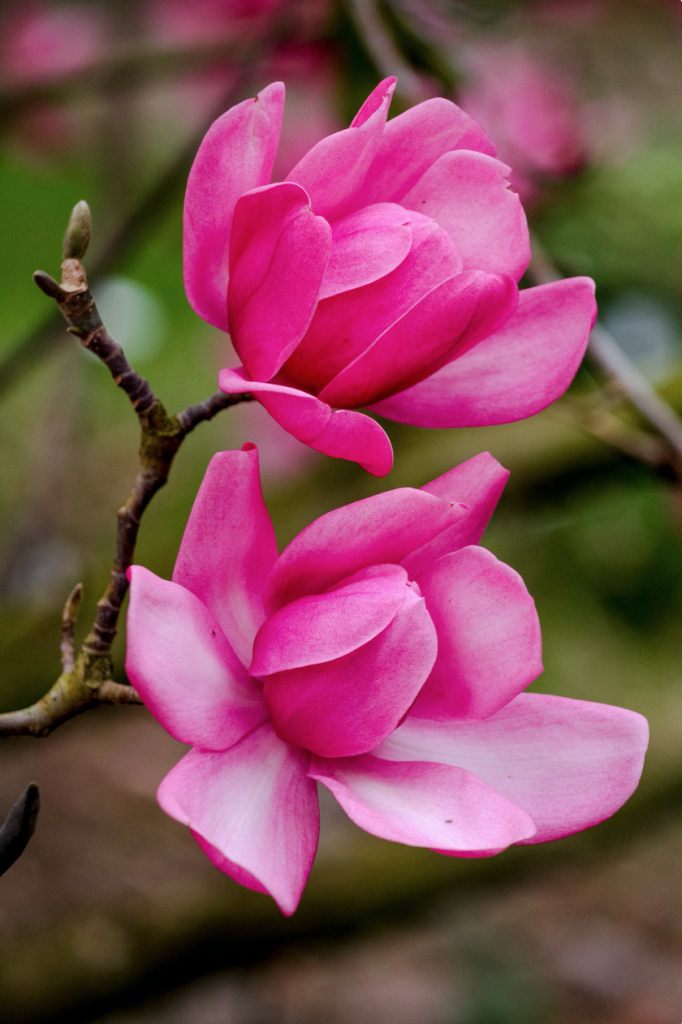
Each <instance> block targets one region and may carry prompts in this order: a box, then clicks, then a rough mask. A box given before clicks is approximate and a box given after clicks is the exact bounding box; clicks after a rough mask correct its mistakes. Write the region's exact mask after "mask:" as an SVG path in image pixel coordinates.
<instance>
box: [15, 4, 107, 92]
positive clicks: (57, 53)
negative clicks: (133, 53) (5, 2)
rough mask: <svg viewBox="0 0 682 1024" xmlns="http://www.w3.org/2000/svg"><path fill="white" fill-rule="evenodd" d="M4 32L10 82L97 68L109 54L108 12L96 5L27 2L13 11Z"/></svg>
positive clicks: (45, 78)
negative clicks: (106, 22) (107, 44)
mask: <svg viewBox="0 0 682 1024" xmlns="http://www.w3.org/2000/svg"><path fill="white" fill-rule="evenodd" d="M1 34H2V43H1V44H0V57H1V59H0V77H1V78H2V80H3V81H5V82H12V83H20V82H22V83H26V82H39V81H46V80H51V79H59V78H63V77H65V76H67V75H70V74H73V73H74V72H76V71H80V70H82V69H83V68H86V67H88V66H90V65H92V64H94V63H95V62H96V61H97V60H98V59H99V58H100V57H101V56H102V54H103V53H104V52H105V50H106V24H105V20H104V18H103V16H102V11H101V10H100V9H98V8H97V7H96V6H93V5H90V4H87V5H86V4H72V5H68V6H59V7H57V6H48V5H46V4H43V3H40V2H28V3H23V4H21V5H20V6H17V7H14V9H12V10H10V13H9V15H8V16H7V17H6V18H5V20H4V22H3V25H2V33H1Z"/></svg>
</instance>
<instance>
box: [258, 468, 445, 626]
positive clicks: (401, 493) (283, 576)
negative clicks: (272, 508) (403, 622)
mask: <svg viewBox="0 0 682 1024" xmlns="http://www.w3.org/2000/svg"><path fill="white" fill-rule="evenodd" d="M463 515H464V509H462V508H460V506H458V505H455V504H453V505H450V504H449V503H448V502H445V501H441V500H440V498H436V497H434V496H433V495H431V494H426V493H425V492H424V491H417V490H414V489H413V488H411V487H400V488H397V489H396V490H393V491H385V492H384V493H383V494H375V495H372V497H370V498H363V499H362V500H361V501H354V502H353V503H352V504H351V505H345V506H343V507H342V508H336V509H333V511H331V512H327V513H326V514H325V515H323V516H320V518H319V519H316V520H315V521H314V522H312V523H311V524H310V526H306V528H305V529H304V530H302V531H301V532H300V533H299V534H298V536H296V537H294V539H293V540H292V541H291V543H290V544H289V545H288V546H287V547H286V548H285V549H284V551H283V552H282V554H281V555H280V556H279V558H278V560H277V562H276V563H275V565H274V567H273V569H272V572H271V573H270V576H269V578H268V582H267V584H266V588H265V601H266V607H267V609H268V612H269V614H272V613H273V612H275V611H277V609H278V608H281V607H282V606H283V605H285V604H288V603H289V602H290V601H295V600H296V599H297V598H299V597H303V596H304V595H305V594H319V593H322V591H324V590H327V589H328V588H329V587H331V586H333V585H334V584H335V583H338V582H339V580H342V579H345V577H346V576H350V575H351V573H354V572H357V571H358V570H359V569H363V568H365V567H366V566H370V565H382V564H385V563H388V562H392V563H398V562H401V561H402V559H403V558H405V556H406V555H407V554H408V553H409V552H410V551H412V550H413V549H414V548H419V547H421V546H422V545H423V544H424V543H425V542H426V541H427V540H430V539H431V538H432V537H435V536H436V535H437V534H438V533H440V532H441V531H443V530H447V529H448V527H450V526H452V524H453V523H455V522H457V521H458V519H460V518H461V517H462V516H463Z"/></svg>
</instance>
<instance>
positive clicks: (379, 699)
mask: <svg viewBox="0 0 682 1024" xmlns="http://www.w3.org/2000/svg"><path fill="white" fill-rule="evenodd" d="M403 591H404V601H403V606H402V608H401V609H400V610H399V612H398V614H397V615H395V617H394V618H393V620H392V621H391V622H390V623H389V625H388V626H387V627H386V629H384V630H383V631H382V632H381V633H379V634H378V635H377V636H375V637H374V638H373V639H372V640H370V641H369V642H368V643H366V644H364V645H363V646H362V647H358V648H357V649H356V650H354V651H352V652H351V653H350V654H346V655H345V656H344V657H342V658H337V659H336V660H335V661H329V662H326V663H325V664H322V665H309V666H306V667H305V668H299V669H292V670H291V671H289V672H278V673H275V674H274V675H270V676H265V678H264V686H263V693H264V696H265V700H266V702H267V704H268V707H269V709H270V713H271V715H272V724H273V726H274V728H275V731H276V732H277V735H278V736H280V737H281V738H282V739H284V740H286V742H288V743H293V744H295V745H296V746H301V747H305V748H306V749H307V750H311V751H313V752H314V753H316V754H322V755H323V756H324V757H346V756H348V755H350V754H359V753H364V752H366V751H368V750H372V748H373V747H376V746H377V744H379V743H380V742H381V740H382V739H384V738H385V737H386V736H388V734H389V733H390V732H392V731H393V729H395V727H396V726H397V725H398V722H400V720H401V719H402V718H403V717H404V715H405V714H406V712H407V711H408V709H409V707H410V705H411V704H412V702H413V701H414V698H415V697H416V696H417V693H418V692H419V688H420V687H421V686H422V684H423V683H424V680H425V679H426V678H427V676H428V674H429V672H430V671H431V668H432V666H433V663H434V661H435V660H436V653H437V649H438V642H437V639H436V631H435V629H434V627H433V623H432V621H431V618H430V616H429V614H428V612H427V610H426V606H425V604H424V600H423V598H421V597H419V596H418V595H417V594H416V593H414V591H413V590H412V589H411V588H410V587H408V586H407V585H405V584H404V585H403Z"/></svg>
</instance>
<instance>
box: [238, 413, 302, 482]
mask: <svg viewBox="0 0 682 1024" xmlns="http://www.w3.org/2000/svg"><path fill="white" fill-rule="evenodd" d="M234 412H235V414H236V416H233V417H231V420H232V422H231V425H230V435H229V436H230V443H232V444H234V443H235V441H234V436H235V433H236V435H237V437H238V438H239V439H240V440H241V439H242V438H245V437H250V438H251V439H252V441H253V443H254V444H255V445H256V446H257V448H258V451H259V455H260V470H261V476H262V478H263V481H264V482H265V483H266V484H275V485H283V486H287V485H291V484H292V483H295V482H296V481H298V480H300V479H301V478H302V477H304V476H306V474H308V473H311V472H312V471H313V469H315V468H317V466H318V465H319V460H320V459H321V458H322V456H321V455H319V454H318V452H316V451H314V449H312V448H310V447H309V446H308V445H306V444H301V442H300V441H297V440H296V438H295V437H294V436H293V435H292V434H290V433H289V432H288V431H287V430H285V429H284V428H283V427H280V425H279V423H277V421H276V420H273V418H272V416H268V414H267V412H266V411H265V409H264V408H263V406H262V405H261V404H260V402H245V403H244V404H243V405H238V406H237V407H236V408H235V410H234ZM235 420H236V425H235ZM237 443H238V442H237Z"/></svg>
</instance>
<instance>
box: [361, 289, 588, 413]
mask: <svg viewBox="0 0 682 1024" xmlns="http://www.w3.org/2000/svg"><path fill="white" fill-rule="evenodd" d="M596 314H597V307H596V304H595V301H594V282H593V281H592V280H591V279H590V278H589V277H571V278H568V279H566V280H565V281H552V282H551V284H543V285H539V286H538V287H537V288H528V289H526V290H525V291H522V292H521V293H520V294H519V304H518V306H517V309H516V312H515V313H514V315H513V316H512V317H511V318H510V319H509V321H508V322H507V323H506V324H505V325H504V327H502V328H501V329H500V330H498V331H496V332H495V333H494V334H491V335H490V337H488V338H486V339H485V340H484V341H480V342H479V343H478V345H476V347H475V348H473V349H471V350H470V351H469V352H466V353H465V354H464V355H463V356H461V357H459V358H456V359H454V360H453V361H452V362H451V363H448V364H447V366H444V367H443V368H442V369H440V370H438V371H437V372H436V373H434V374H433V375H432V376H431V377H427V378H426V380H422V381H420V383H419V384H416V385H415V386H414V387H411V388H408V389H407V390H406V391H403V392H401V393H400V394H397V395H393V396H392V397H391V398H388V399H386V400H385V401H383V402H378V403H375V404H374V405H373V407H372V408H373V410H374V411H375V412H378V413H379V414H380V415H381V416H386V417H388V419H391V420H398V422H399V423H412V424H414V425H415V426H419V427H480V426H489V425H492V424H494V423H511V422H513V421H514V420H522V419H524V418H525V417H526V416H534V415H535V413H537V412H540V411H541V410H542V409H545V408H546V407H547V406H548V405H551V403H552V402H554V401H555V400H556V399H557V398H559V396H560V395H562V394H563V393H564V391H565V390H566V388H567V387H568V385H569V384H570V383H571V381H572V380H573V377H574V376H575V373H576V370H577V369H578V366H579V365H580V361H581V359H582V357H583V355H584V353H585V349H586V347H587V341H588V338H589V335H590V331H591V329H592V325H593V323H594V319H595V317H596Z"/></svg>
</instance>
